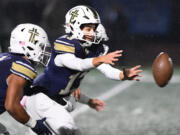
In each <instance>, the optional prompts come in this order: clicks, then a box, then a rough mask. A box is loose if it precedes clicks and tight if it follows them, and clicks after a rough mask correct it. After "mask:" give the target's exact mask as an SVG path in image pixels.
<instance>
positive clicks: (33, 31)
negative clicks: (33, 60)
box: [29, 28, 39, 43]
mask: <svg viewBox="0 0 180 135" xmlns="http://www.w3.org/2000/svg"><path fill="white" fill-rule="evenodd" d="M29 33H31V36H30V38H29V42H31V43H34V41H35V40H34V39H35V36H39V33H38V32H37V29H35V28H33V29H32V30H29Z"/></svg>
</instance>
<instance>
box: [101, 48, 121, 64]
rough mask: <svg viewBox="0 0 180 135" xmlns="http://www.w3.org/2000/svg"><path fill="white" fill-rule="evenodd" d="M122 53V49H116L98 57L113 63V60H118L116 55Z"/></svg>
mask: <svg viewBox="0 0 180 135" xmlns="http://www.w3.org/2000/svg"><path fill="white" fill-rule="evenodd" d="M122 53H123V50H117V51H114V52H111V53H108V54H106V55H104V56H100V57H101V59H102V62H103V63H105V64H111V65H114V62H115V61H118V60H119V59H118V57H120V56H122Z"/></svg>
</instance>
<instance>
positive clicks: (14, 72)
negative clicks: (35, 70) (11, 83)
mask: <svg viewBox="0 0 180 135" xmlns="http://www.w3.org/2000/svg"><path fill="white" fill-rule="evenodd" d="M10 71H11V72H12V73H13V74H16V75H18V76H21V77H23V78H25V79H27V80H30V81H32V79H31V78H29V76H26V75H23V74H22V73H19V72H17V71H15V70H13V69H10Z"/></svg>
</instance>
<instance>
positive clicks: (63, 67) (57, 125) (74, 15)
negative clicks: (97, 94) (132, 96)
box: [24, 5, 142, 135]
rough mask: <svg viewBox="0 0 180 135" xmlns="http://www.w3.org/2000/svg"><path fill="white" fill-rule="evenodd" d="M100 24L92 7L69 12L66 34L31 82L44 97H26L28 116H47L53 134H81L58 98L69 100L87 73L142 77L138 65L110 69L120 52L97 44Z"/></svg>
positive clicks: (84, 98)
mask: <svg viewBox="0 0 180 135" xmlns="http://www.w3.org/2000/svg"><path fill="white" fill-rule="evenodd" d="M99 25H101V21H100V18H99V15H98V13H97V12H96V11H95V10H94V9H93V8H91V7H89V6H84V5H80V6H76V7H74V8H72V9H70V10H69V11H68V12H67V14H66V17H65V31H66V35H64V36H61V37H59V38H57V39H56V40H55V42H54V44H53V45H52V53H51V58H50V61H49V64H48V66H47V67H46V69H45V71H44V72H43V73H42V74H41V75H40V76H39V77H37V79H35V81H34V83H33V85H34V86H33V87H34V88H35V89H36V88H37V89H38V87H39V86H40V87H39V89H40V90H43V91H44V93H45V94H46V95H45V94H43V93H38V94H36V95H33V96H30V97H29V96H27V97H25V100H24V104H25V107H26V109H27V110H28V112H29V113H30V114H31V116H32V117H34V118H37V119H38V118H42V117H46V118H47V119H46V122H47V124H48V125H49V126H50V127H51V130H52V131H53V132H55V134H65V133H73V134H78V135H79V134H80V132H79V130H78V127H77V126H76V124H75V123H74V120H73V118H72V116H71V115H70V114H69V112H68V111H67V110H66V108H65V107H64V105H62V102H61V99H62V97H71V93H74V91H76V89H78V87H79V85H80V82H81V80H82V79H83V77H84V76H85V75H86V73H87V72H88V71H89V70H91V69H93V68H97V69H98V70H99V71H100V72H102V73H103V74H104V75H105V76H106V77H108V78H110V79H114V80H139V79H138V77H140V76H141V75H139V73H140V72H142V70H141V69H140V67H141V66H140V65H138V66H135V67H133V68H130V69H125V70H123V71H120V70H119V69H116V68H114V67H112V66H111V65H114V62H115V61H118V57H120V56H122V52H123V51H122V50H117V51H114V52H111V53H107V51H108V49H107V48H108V47H107V46H105V45H103V44H101V43H100V42H101V41H102V39H103V38H102V37H98V36H97V35H98V32H97V30H96V29H97V28H98V26H99ZM41 88H42V89H41ZM78 90H79V89H78ZM49 97H50V98H51V99H53V100H51V99H50V98H49ZM65 99H66V98H65ZM79 101H80V102H84V103H85V102H86V103H88V105H89V106H90V107H92V108H94V109H96V110H97V111H98V109H97V107H98V106H99V107H102V108H103V107H104V102H102V101H100V100H93V99H89V98H88V97H87V96H85V95H82V94H80V97H79ZM67 103H68V102H67ZM65 106H66V105H65ZM55 121H56V122H55ZM66 131H67V132H66Z"/></svg>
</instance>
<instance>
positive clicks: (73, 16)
mask: <svg viewBox="0 0 180 135" xmlns="http://www.w3.org/2000/svg"><path fill="white" fill-rule="evenodd" d="M78 12H79V10H75V11H73V12H71V18H70V23H73V20H74V18H76V17H78V15H79V14H78Z"/></svg>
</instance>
